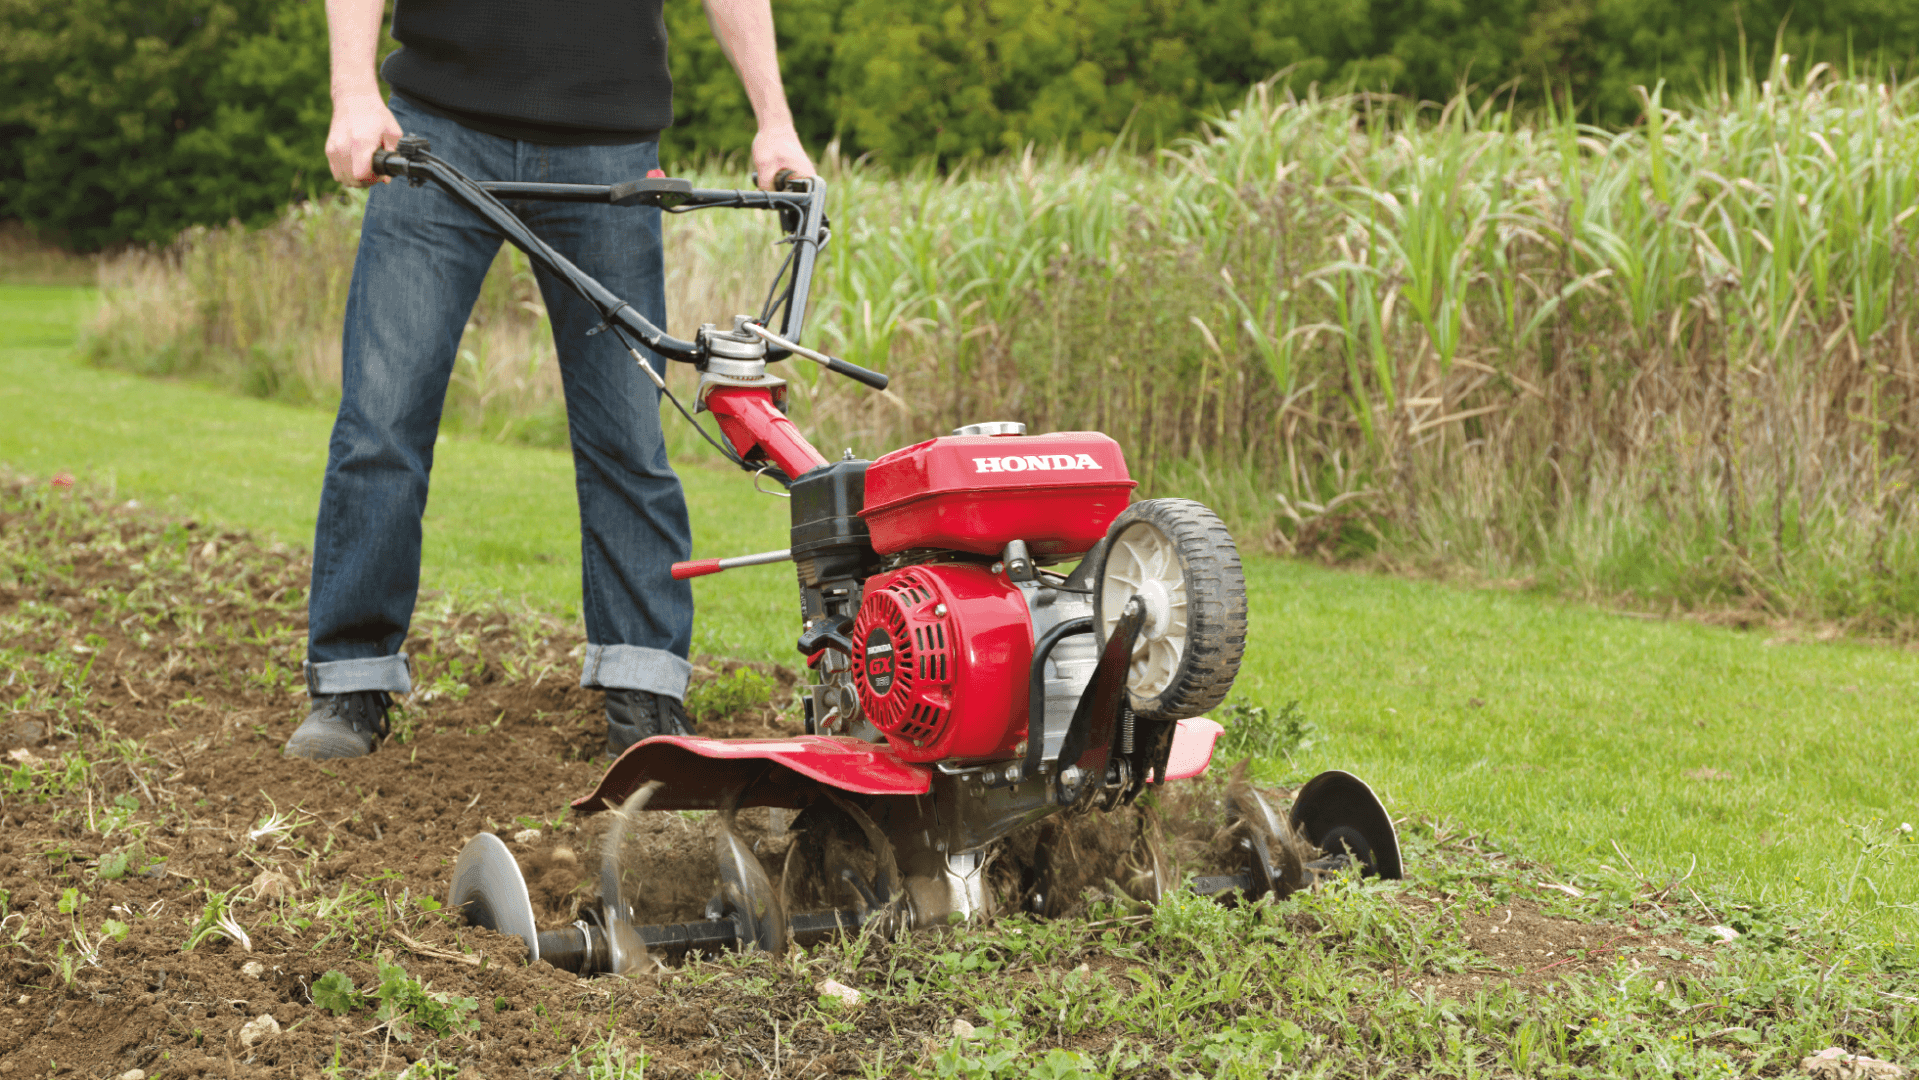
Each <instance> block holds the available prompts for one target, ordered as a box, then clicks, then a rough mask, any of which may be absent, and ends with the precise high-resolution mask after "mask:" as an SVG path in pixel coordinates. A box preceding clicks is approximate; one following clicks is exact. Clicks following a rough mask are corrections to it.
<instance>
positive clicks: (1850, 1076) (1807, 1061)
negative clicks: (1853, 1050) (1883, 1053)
mask: <svg viewBox="0 0 1920 1080" xmlns="http://www.w3.org/2000/svg"><path fill="white" fill-rule="evenodd" d="M1800 1071H1801V1072H1804V1073H1806V1074H1807V1075H1808V1076H1812V1077H1815V1078H1816V1080H1900V1078H1901V1077H1903V1076H1905V1075H1907V1070H1905V1069H1903V1068H1901V1067H1900V1066H1898V1065H1895V1064H1894V1063H1893V1062H1891V1061H1881V1060H1880V1059H1879V1058H1871V1057H1868V1056H1866V1055H1865V1054H1849V1053H1847V1052H1846V1051H1845V1050H1842V1049H1840V1048H1839V1047H1837V1046H1829V1047H1827V1048H1826V1049H1825V1050H1822V1051H1820V1052H1819V1053H1817V1054H1815V1055H1813V1056H1812V1057H1807V1058H1801V1059H1800Z"/></svg>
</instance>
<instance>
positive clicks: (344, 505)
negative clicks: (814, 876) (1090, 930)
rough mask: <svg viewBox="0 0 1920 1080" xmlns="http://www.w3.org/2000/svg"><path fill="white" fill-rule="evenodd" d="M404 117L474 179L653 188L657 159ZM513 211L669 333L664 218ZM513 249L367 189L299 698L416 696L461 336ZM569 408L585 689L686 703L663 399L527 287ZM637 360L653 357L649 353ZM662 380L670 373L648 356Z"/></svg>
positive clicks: (653, 149)
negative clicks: (416, 630)
mask: <svg viewBox="0 0 1920 1080" xmlns="http://www.w3.org/2000/svg"><path fill="white" fill-rule="evenodd" d="M391 105H392V108H393V115H394V118H395V119H397V120H398V121H399V122H400V125H401V127H402V128H404V129H405V130H406V131H407V133H408V134H411V135H425V136H427V137H428V138H429V139H430V140H432V144H433V153H434V154H435V155H436V156H438V157H440V158H443V159H444V160H446V161H448V162H449V163H451V164H452V165H453V166H454V167H455V168H458V169H459V170H460V171H462V172H464V173H466V174H467V175H468V176H470V177H472V178H474V179H476V180H521V181H540V182H547V183H574V184H587V183H593V184H605V183H616V182H618V181H621V180H632V179H637V178H639V177H643V176H645V175H646V174H647V170H649V169H652V168H655V167H656V166H657V164H658V161H659V147H658V144H656V143H636V144H630V145H626V146H547V145H542V144H537V143H527V142H519V141H517V140H514V139H503V138H500V137H498V136H494V135H487V134H483V133H481V132H478V131H474V130H472V129H470V128H466V127H463V126H461V125H460V124H458V123H456V122H454V121H452V120H447V119H443V118H441V117H437V116H432V115H429V114H427V113H425V112H422V111H421V110H419V109H416V108H413V107H411V106H410V105H409V104H408V103H407V102H406V101H404V100H402V99H399V98H395V99H394V100H393V101H392V103H391ZM508 206H509V207H510V208H511V209H513V210H514V212H515V213H517V214H518V215H519V216H520V217H521V219H522V220H524V221H526V222H527V223H528V224H529V225H531V226H532V227H533V230H534V231H535V232H536V233H538V234H539V235H540V237H541V238H542V239H544V240H546V241H547V242H548V243H549V244H551V245H553V247H554V248H555V249H556V250H558V251H559V252H560V253H561V254H563V255H565V256H566V257H567V258H568V259H570V260H572V261H573V263H574V264H575V265H576V266H579V267H580V268H581V269H582V270H584V271H586V272H587V273H588V274H590V275H592V276H593V277H595V278H597V279H599V281H600V282H601V284H603V285H605V286H606V287H607V288H609V289H611V290H612V291H613V293H614V294H615V295H617V296H619V297H621V298H622V299H624V300H626V301H627V302H628V303H630V304H632V305H633V306H634V308H635V309H636V310H638V311H639V312H640V313H641V314H643V315H645V316H646V317H647V318H648V319H650V320H652V321H653V322H654V323H655V324H656V325H660V326H664V325H666V317H665V316H666V287H665V270H664V267H663V266H662V258H661V251H660V212H659V211H658V210H655V209H651V208H634V207H616V206H609V205H604V204H601V205H594V204H588V203H555V202H536V201H510V202H509V203H508ZM501 242H502V237H501V236H500V234H499V233H498V232H496V231H494V229H493V228H492V227H491V226H489V225H488V224H487V223H486V222H485V221H483V220H481V218H480V217H479V216H478V215H476V214H474V213H473V212H472V211H471V210H468V209H467V208H466V207H465V206H462V205H461V204H460V203H458V202H456V201H454V199H453V197H452V196H450V195H448V194H446V193H445V192H444V191H442V190H440V188H439V187H437V186H436V185H434V184H433V183H431V182H429V183H428V184H426V185H425V186H423V187H418V188H415V187H412V186H410V185H409V184H408V183H407V182H406V181H404V180H396V181H394V182H393V183H391V184H381V185H376V186H375V187H374V189H373V191H372V193H371V195H370V196H369V197H368V199H367V212H366V220H365V222H364V224H363V226H362V229H361V233H360V250H359V255H358V257H357V258H356V260H355V262H354V267H353V281H352V284H351V285H350V286H349V288H348V292H347V317H346V332H345V339H344V349H343V354H342V358H341V370H340V383H341V398H340V416H339V419H338V420H336V421H335V422H334V426H333V438H332V441H331V442H330V443H329V445H328V454H327V472H326V479H325V482H324V485H323V486H322V488H321V492H320V518H319V523H318V525H317V527H316V528H315V531H314V540H313V585H312V590H311V593H310V594H309V597H308V601H307V617H308V628H307V667H306V674H307V689H308V691H309V692H311V693H316V694H338V693H346V692H348V691H352V690H385V691H388V692H389V693H407V692H408V691H410V690H411V689H412V682H411V680H410V678H409V676H408V671H407V662H406V656H405V654H404V653H402V652H401V651H400V649H401V644H402V643H403V642H404V641H405V639H406V636H407V625H408V623H409V622H410V621H411V620H412V617H413V605H414V599H415V596H416V594H417V593H418V591H419V587H420V516H421V514H422V513H423V512H424V511H425V510H426V506H427V478H428V475H429V474H430V473H431V472H432V470H433V446H434V439H435V437H436V435H437V434H438V432H439V428H440V413H441V409H442V407H443V406H444V404H445V402H446V395H447V380H448V378H449V376H450V375H451V374H452V371H453V363H454V354H455V351H456V350H457V349H458V347H459V344H460V334H461V331H462V330H463V329H464V328H465V326H466V324H467V319H468V316H469V315H470V313H471V312H472V310H473V304H474V301H475V300H476V299H477V298H478V297H479V295H480V283H481V280H482V279H483V278H485V276H486V273H487V267H488V266H489V265H490V264H491V263H492V262H493V258H494V255H495V254H496V253H497V252H498V251H499V248H500V244H501ZM535 273H536V276H537V278H538V281H539V285H540V295H541V297H542V298H543V299H544V300H545V301H546V305H547V314H548V317H549V319H550V320H551V322H552V324H553V338H554V345H555V347H556V348H557V350H558V351H559V356H560V377H561V383H562V385H563V387H564V388H565V390H566V399H567V425H568V435H569V438H570V439H571V441H572V445H573V470H574V487H575V490H576V493H577V494H578V496H579V500H580V556H581V592H582V599H583V601H584V603H583V607H584V609H585V613H586V624H587V642H588V645H587V650H586V662H585V670H584V671H583V672H582V673H581V678H580V684H581V685H582V686H587V687H601V688H609V689H611V688H620V689H631V690H649V691H652V692H654V693H657V694H666V695H668V696H670V697H675V698H679V697H682V696H683V695H684V694H685V692H686V687H687V677H688V675H689V674H690V673H691V671H692V668H691V666H690V665H689V664H688V663H687V659H686V657H687V648H688V645H689V644H690V643H691V641H692V636H693V590H692V587H691V586H690V585H689V584H688V583H687V582H684V581H675V580H673V579H672V577H671V576H670V574H669V573H668V571H669V568H670V566H671V564H672V563H673V562H674V561H675V560H678V559H685V558H687V557H688V555H689V553H690V551H691V547H692V541H691V537H690V529H689V527H688V523H687V505H686V499H685V497H684V496H683V494H682V493H681V490H680V480H679V477H677V476H675V475H674V472H673V469H672V468H671V466H669V465H668V463H667V451H666V445H665V443H664V441H663V440H662V438H661V432H660V399H659V392H658V391H657V390H655V389H654V386H653V383H652V382H650V381H649V380H648V379H647V377H646V375H645V374H644V373H643V372H641V371H640V370H639V367H638V365H636V364H635V363H634V362H633V358H632V357H631V356H629V355H627V352H626V350H625V349H624V348H623V347H622V345H621V343H620V341H619V340H618V338H617V337H616V336H615V335H613V334H611V333H606V334H598V335H595V336H593V337H588V336H587V331H588V330H590V329H592V328H593V327H594V326H596V325H598V324H599V322H600V317H599V315H598V314H596V313H595V312H594V310H593V308H592V307H591V306H590V305H589V304H587V303H586V302H585V301H584V300H581V299H580V298H579V297H578V296H577V295H576V294H575V293H574V292H573V291H572V290H571V289H569V288H567V287H566V286H565V285H564V284H563V283H561V282H560V281H559V280H558V279H556V278H554V277H553V276H551V275H549V274H548V273H546V272H545V271H544V270H536V271H535ZM642 348H643V349H644V346H643V347H642ZM649 361H650V362H651V363H652V364H653V366H654V369H655V370H656V371H658V370H661V369H663V368H664V366H665V365H664V363H663V362H662V361H661V359H660V358H659V357H656V356H652V355H650V354H649Z"/></svg>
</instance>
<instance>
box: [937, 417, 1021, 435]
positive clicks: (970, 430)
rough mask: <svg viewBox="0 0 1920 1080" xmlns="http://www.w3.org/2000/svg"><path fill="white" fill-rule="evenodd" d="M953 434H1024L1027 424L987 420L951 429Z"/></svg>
mask: <svg viewBox="0 0 1920 1080" xmlns="http://www.w3.org/2000/svg"><path fill="white" fill-rule="evenodd" d="M953 433H954V434H955V435H1025V434H1026V433H1027V425H1025V424H1022V423H1020V422H1018V421H1016V420H988V421H986V422H985V423H981V424H968V425H966V426H964V427H957V428H954V429H953Z"/></svg>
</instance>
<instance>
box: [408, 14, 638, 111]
mask: <svg viewBox="0 0 1920 1080" xmlns="http://www.w3.org/2000/svg"><path fill="white" fill-rule="evenodd" d="M662 2H663V0H395V4H394V12H393V36H394V38H395V39H396V40H398V41H399V42H400V45H401V48H400V49H399V50H398V51H396V52H394V53H393V54H392V55H390V56H388V57H387V59H386V62H385V63H384V64H382V65H381V67H380V74H381V75H382V76H383V77H384V78H385V79H386V80H387V82H389V83H391V84H392V85H393V88H394V89H396V90H398V91H400V93H402V94H404V95H406V96H407V97H408V98H409V99H411V100H413V101H414V102H415V103H417V104H420V105H423V106H425V107H426V108H427V109H428V110H429V111H432V112H437V113H440V114H442V115H445V116H447V117H449V118H451V119H454V120H458V121H460V122H461V123H464V124H466V125H468V126H469V127H472V128H475V129H477V130H480V131H486V132H490V133H492V134H495V135H504V136H506V137H508V138H517V139H525V140H527V141H529V142H544V143H561V144H590V143H623V142H638V141H642V140H645V139H650V138H654V137H655V136H657V135H658V134H659V133H660V131H661V129H662V128H665V127H667V126H668V125H670V124H672V123H673V78H672V76H670V75H669V74H668V73H667V26H666V21H665V20H664V19H663V18H662V16H661V4H662Z"/></svg>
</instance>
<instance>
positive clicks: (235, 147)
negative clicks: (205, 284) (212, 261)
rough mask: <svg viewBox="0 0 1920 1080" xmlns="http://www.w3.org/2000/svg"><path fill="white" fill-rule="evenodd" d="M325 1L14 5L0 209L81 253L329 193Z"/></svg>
mask: <svg viewBox="0 0 1920 1080" xmlns="http://www.w3.org/2000/svg"><path fill="white" fill-rule="evenodd" d="M328 107H329V106H328V99H327V48H326V16H325V12H324V10H323V7H322V5H321V4H320V3H319V0H296V2H287V0H73V2H71V3H63V4H47V3H42V2H40V0H0V140H4V142H5V145H6V147H7V152H6V153H5V154H4V155H0V211H3V212H4V215H5V216H10V217H17V218H20V219H22V220H25V221H27V222H29V223H31V224H32V225H33V226H34V227H35V228H36V229H39V230H41V231H44V232H52V233H54V234H56V235H59V236H61V237H63V238H64V240H65V242H66V243H67V244H68V245H70V246H72V247H74V248H77V249H80V250H95V249H98V248H101V247H104V246H107V245H110V244H117V243H122V242H126V241H134V242H139V243H151V244H163V243H167V242H169V241H171V240H172V239H173V238H174V237H175V236H177V235H178V234H179V232H180V230H181V229H183V228H186V227H187V226H189V225H193V224H201V223H220V222H225V221H228V220H230V219H233V218H239V219H241V220H243V221H248V222H259V221H264V220H268V219H271V218H272V217H273V215H274V214H275V212H277V211H278V210H279V209H280V208H281V207H283V206H285V205H286V204H287V203H288V202H290V201H292V200H294V199H296V198H298V197H300V196H302V195H304V194H305V193H306V192H307V191H308V189H309V186H310V185H314V184H319V183H322V182H324V183H327V184H328V185H331V180H329V179H328V176H327V167H326V160H325V158H324V156H323V154H322V144H323V143H324V141H325V138H326V126H327V118H328Z"/></svg>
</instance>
